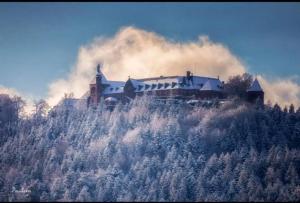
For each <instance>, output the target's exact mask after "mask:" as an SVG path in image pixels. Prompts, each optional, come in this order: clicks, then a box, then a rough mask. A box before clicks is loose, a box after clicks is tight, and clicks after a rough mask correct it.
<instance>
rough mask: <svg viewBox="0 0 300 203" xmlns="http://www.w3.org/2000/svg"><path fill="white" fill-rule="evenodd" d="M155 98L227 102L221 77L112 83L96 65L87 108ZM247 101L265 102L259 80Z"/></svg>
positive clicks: (249, 92) (162, 78) (172, 78)
mask: <svg viewBox="0 0 300 203" xmlns="http://www.w3.org/2000/svg"><path fill="white" fill-rule="evenodd" d="M142 95H152V96H155V97H156V98H158V99H183V100H191V99H193V100H204V99H224V98H225V97H226V95H225V93H224V82H221V81H220V80H219V78H211V77H203V76H194V75H193V74H192V73H191V72H190V71H187V72H186V75H184V76H167V77H164V76H160V77H154V78H143V79H132V78H128V80H127V81H126V82H123V81H109V80H107V79H106V77H105V76H104V75H103V73H102V72H101V71H100V65H98V66H97V74H96V80H95V81H94V82H93V83H92V84H90V90H89V92H88V93H87V95H86V96H87V105H88V106H90V105H97V104H98V103H99V102H100V99H101V98H104V100H105V101H109V102H117V101H122V102H126V101H129V100H131V99H133V98H135V97H136V96H142ZM247 96H248V100H249V101H250V102H254V101H256V99H257V98H260V100H261V101H262V102H263V99H264V92H263V90H262V88H261V87H260V85H259V83H258V81H257V79H255V81H254V82H253V84H252V86H251V87H250V88H249V89H248V91H247Z"/></svg>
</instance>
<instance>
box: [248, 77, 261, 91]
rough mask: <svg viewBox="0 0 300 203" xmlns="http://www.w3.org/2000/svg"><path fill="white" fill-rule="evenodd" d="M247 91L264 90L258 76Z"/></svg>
mask: <svg viewBox="0 0 300 203" xmlns="http://www.w3.org/2000/svg"><path fill="white" fill-rule="evenodd" d="M247 92H263V89H262V88H261V86H260V84H259V82H258V80H257V78H255V80H254V82H253V83H252V85H251V87H250V88H249V89H248V90H247Z"/></svg>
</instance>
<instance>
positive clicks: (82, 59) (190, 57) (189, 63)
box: [47, 27, 300, 105]
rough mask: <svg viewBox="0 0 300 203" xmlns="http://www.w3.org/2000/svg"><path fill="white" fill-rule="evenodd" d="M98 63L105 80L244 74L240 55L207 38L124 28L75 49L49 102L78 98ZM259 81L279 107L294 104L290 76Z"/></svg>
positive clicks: (295, 98)
mask: <svg viewBox="0 0 300 203" xmlns="http://www.w3.org/2000/svg"><path fill="white" fill-rule="evenodd" d="M98 63H103V64H104V65H103V68H102V72H103V73H104V74H105V75H106V76H107V78H108V79H109V80H122V81H126V80H127V78H128V76H129V75H130V76H131V77H132V78H145V77H155V76H160V75H184V74H185V72H186V71H187V70H191V71H192V72H193V73H194V74H195V75H203V76H210V77H217V76H220V79H221V80H225V81H226V80H227V79H228V77H229V76H233V75H237V74H242V73H244V72H247V68H246V67H245V65H244V64H243V63H242V61H241V59H239V58H238V57H237V56H235V55H233V54H232V53H231V52H230V50H229V49H228V48H227V47H225V46H224V45H222V44H221V43H216V42H212V41H211V40H210V39H209V38H208V36H199V37H198V40H196V41H191V42H174V41H171V40H168V39H166V38H164V37H163V36H160V35H158V34H156V33H154V32H148V31H145V30H142V29H138V28H135V27H124V28H122V29H121V30H120V31H119V32H118V33H116V35H115V36H113V37H111V38H103V37H99V38H96V39H95V40H93V41H92V42H91V43H90V44H88V45H86V46H82V47H81V48H80V49H79V53H78V59H77V62H76V64H75V66H74V67H73V71H72V72H71V73H70V74H69V76H68V78H67V79H59V80H57V81H54V82H53V83H52V84H50V86H49V93H48V99H47V101H48V102H49V104H50V105H55V104H56V103H57V102H58V101H59V100H60V99H61V98H62V97H63V95H64V93H70V92H73V93H74V96H75V97H81V96H82V95H83V94H84V93H85V92H86V91H88V88H89V83H90V82H91V80H92V79H93V78H94V75H95V67H96V65H97V64H98ZM260 81H261V82H262V85H263V87H264V90H265V92H266V98H267V99H270V100H271V101H272V102H278V103H280V104H281V105H285V104H287V103H290V102H293V103H294V104H296V105H299V103H300V102H299V101H300V98H299V85H297V84H296V83H294V82H293V81H292V80H290V79H286V80H280V82H276V83H274V82H272V81H268V80H267V79H265V78H263V77H262V76H260ZM284 88H285V89H284ZM290 88H291V89H290ZM285 90H288V91H285ZM285 92H288V93H285ZM297 94H298V95H297ZM267 99H266V101H267Z"/></svg>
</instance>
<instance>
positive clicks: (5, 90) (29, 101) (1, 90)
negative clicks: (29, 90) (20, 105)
mask: <svg viewBox="0 0 300 203" xmlns="http://www.w3.org/2000/svg"><path fill="white" fill-rule="evenodd" d="M0 94H8V95H10V96H11V97H14V96H18V97H21V98H22V99H23V100H25V102H26V105H25V107H24V112H25V114H31V113H32V111H33V109H34V108H33V98H32V97H30V96H28V95H24V94H23V93H20V92H19V91H18V90H16V89H14V88H9V87H4V86H2V85H0Z"/></svg>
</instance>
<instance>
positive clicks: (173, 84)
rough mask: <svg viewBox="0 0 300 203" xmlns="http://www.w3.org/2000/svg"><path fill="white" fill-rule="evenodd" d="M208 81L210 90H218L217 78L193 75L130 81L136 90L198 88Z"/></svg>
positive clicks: (219, 84) (220, 84) (219, 88)
mask: <svg viewBox="0 0 300 203" xmlns="http://www.w3.org/2000/svg"><path fill="white" fill-rule="evenodd" d="M207 81H210V84H211V85H210V86H211V87H212V90H216V91H220V90H221V86H222V83H221V81H220V80H219V79H216V78H209V77H201V76H193V77H192V79H191V80H188V79H187V77H185V76H171V77H159V78H154V79H142V80H133V79H131V82H132V84H133V86H134V87H135V88H136V92H142V91H152V90H167V89H178V88H179V89H200V90H202V89H201V88H202V87H203V86H204V84H206V83H207Z"/></svg>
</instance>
